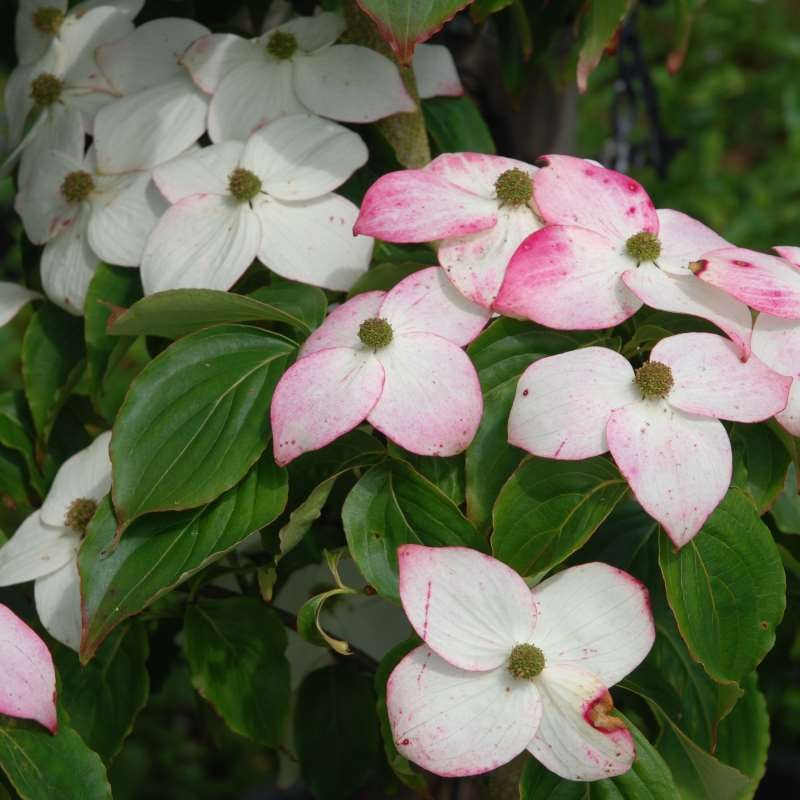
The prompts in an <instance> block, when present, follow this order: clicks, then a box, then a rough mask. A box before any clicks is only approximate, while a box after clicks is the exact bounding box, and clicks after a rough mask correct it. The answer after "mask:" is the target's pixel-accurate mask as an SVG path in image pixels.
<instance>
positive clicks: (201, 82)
mask: <svg viewBox="0 0 800 800" xmlns="http://www.w3.org/2000/svg"><path fill="white" fill-rule="evenodd" d="M344 29H345V23H344V20H343V19H342V18H341V17H339V16H338V15H336V14H330V13H323V14H318V15H317V16H315V17H297V18H296V19H293V20H290V21H289V22H287V23H286V24H285V25H281V26H279V27H278V28H275V29H274V30H271V31H268V32H267V33H265V34H264V35H263V36H259V37H258V38H256V39H242V38H241V37H239V36H234V35H233V34H227V33H225V34H212V35H210V36H206V37H204V38H202V39H200V40H199V41H197V42H195V44H194V45H192V47H191V48H190V49H189V50H188V51H187V53H186V55H185V56H184V58H183V63H184V64H185V65H186V67H187V68H188V69H189V71H190V72H191V73H192V78H193V79H194V82H195V83H196V84H197V86H199V87H200V88H201V89H202V90H203V91H204V92H206V93H208V94H210V95H212V99H211V105H210V106H209V109H208V134H209V136H210V137H211V140H212V141H214V142H222V141H226V140H228V139H239V140H241V141H244V140H245V139H247V138H248V137H249V136H250V134H251V133H253V131H255V130H257V129H258V128H260V127H261V126H262V125H265V124H266V123H268V122H271V121H272V120H276V119H278V118H279V117H284V116H287V115H289V114H298V113H303V112H309V111H310V112H313V113H314V114H319V115H320V116H322V117H329V118H331V119H336V120H339V121H341V122H374V121H375V120H377V119H381V118H382V117H387V116H389V115H391V114H397V113H399V112H403V111H405V112H410V111H414V110H415V108H416V106H415V104H414V101H413V100H412V99H411V97H410V96H409V94H408V92H407V91H406V89H405V87H404V86H403V81H402V80H401V78H400V73H399V72H398V71H397V67H396V66H395V65H394V64H393V63H392V62H391V61H390V60H389V59H388V58H385V57H384V56H382V55H380V53H376V52H375V51H374V50H370V49H368V48H366V47H359V46H358V45H352V44H334V43H335V42H336V40H337V39H338V38H339V36H341V35H342V33H343V32H344Z"/></svg>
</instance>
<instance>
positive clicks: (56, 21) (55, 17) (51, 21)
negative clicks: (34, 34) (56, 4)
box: [33, 6, 64, 36]
mask: <svg viewBox="0 0 800 800" xmlns="http://www.w3.org/2000/svg"><path fill="white" fill-rule="evenodd" d="M63 23H64V12H63V11H62V10H61V9H60V8H53V7H52V6H46V7H45V8H37V9H36V11H34V12H33V27H34V28H36V30H37V31H39V32H40V33H45V34H47V35H48V36H55V35H56V34H57V33H58V32H59V31H60V30H61V25H62V24H63Z"/></svg>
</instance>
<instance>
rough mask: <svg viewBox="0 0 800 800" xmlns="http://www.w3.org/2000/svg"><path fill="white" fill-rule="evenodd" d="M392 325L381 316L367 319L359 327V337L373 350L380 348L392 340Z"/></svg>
mask: <svg viewBox="0 0 800 800" xmlns="http://www.w3.org/2000/svg"><path fill="white" fill-rule="evenodd" d="M392 335H393V334H392V326H391V325H390V324H389V323H388V322H387V321H386V320H385V319H381V318H380V317H370V318H369V319H365V320H364V321H363V322H362V323H361V326H360V327H359V329H358V338H359V339H361V341H362V342H364V344H365V345H366V346H367V347H369V348H370V349H371V350H380V349H381V348H382V347H386V345H387V344H389V343H390V342H391V341H392Z"/></svg>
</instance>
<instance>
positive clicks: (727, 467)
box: [508, 333, 791, 547]
mask: <svg viewBox="0 0 800 800" xmlns="http://www.w3.org/2000/svg"><path fill="white" fill-rule="evenodd" d="M650 362H651V363H656V364H659V365H661V366H662V368H663V369H666V370H668V372H669V374H670V378H669V381H671V383H669V385H665V387H664V391H663V393H659V394H653V395H651V396H645V394H646V392H645V389H644V388H642V385H641V384H637V378H636V377H635V374H634V370H633V368H632V367H631V365H630V364H629V363H628V361H627V359H625V358H623V356H621V355H619V354H618V353H616V352H614V351H612V350H608V349H606V348H602V347H587V348H584V349H582V350H575V351H572V352H569V353H562V354H560V355H556V356H551V357H549V358H543V359H540V360H539V361H536V362H534V363H533V364H532V365H531V366H530V367H528V369H527V370H526V371H525V372H524V373H523V375H522V377H521V378H520V381H519V384H518V385H517V393H516V397H515V399H514V404H513V406H512V409H511V414H510V416H509V421H508V438H509V442H510V443H511V444H513V445H516V446H517V447H522V448H524V449H525V450H527V451H528V452H530V453H533V454H534V455H537V456H542V457H546V458H557V459H566V460H569V459H581V458H588V457H591V456H597V455H601V454H602V453H605V452H607V451H609V450H610V451H611V455H612V456H613V457H614V460H615V461H616V463H617V465H618V466H619V468H620V471H621V472H622V474H623V475H624V476H625V478H627V480H628V482H629V483H630V485H631V488H632V489H633V491H634V494H635V495H636V498H637V499H638V500H639V502H640V503H641V505H642V506H643V507H644V509H645V511H647V513H648V514H650V515H651V516H652V517H654V518H655V519H656V520H658V522H660V523H661V524H662V525H663V526H664V529H665V530H666V532H667V534H668V535H669V536H670V538H671V539H672V541H673V542H674V543H675V544H676V545H677V546H678V547H681V546H682V545H684V544H686V542H688V541H689V540H690V539H691V538H692V537H693V536H695V534H697V532H698V531H699V530H700V528H701V527H702V525H703V524H704V523H705V521H706V519H707V518H708V516H709V515H710V514H711V512H712V511H713V510H714V509H715V508H716V506H717V505H718V503H719V502H720V500H722V498H723V497H724V495H725V492H726V491H727V490H728V486H729V485H730V479H731V469H732V459H731V448H730V442H729V440H728V435H727V433H726V432H725V429H724V427H723V426H722V424H721V423H720V422H719V419H727V420H733V421H738V422H758V421H760V420H765V419H768V418H769V417H772V416H774V415H775V414H778V413H780V412H781V411H783V409H784V408H785V407H786V403H787V400H788V397H789V389H790V386H791V378H787V377H785V376H783V375H780V374H778V373H777V372H775V371H773V370H772V369H770V368H769V367H768V366H767V365H766V364H764V363H763V362H762V361H760V360H759V359H758V358H757V357H756V356H751V357H750V358H749V359H748V360H747V361H746V362H743V361H742V360H741V357H740V353H739V351H738V350H737V349H736V347H735V346H734V345H733V343H731V342H730V341H728V340H727V339H725V338H723V337H722V336H717V335H715V334H711V333H685V334H679V335H677V336H670V337H667V338H666V339H662V340H661V341H660V342H659V343H658V344H657V345H656V346H655V347H654V348H653V350H652V352H651V354H650Z"/></svg>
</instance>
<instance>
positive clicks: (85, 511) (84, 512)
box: [64, 497, 97, 535]
mask: <svg viewBox="0 0 800 800" xmlns="http://www.w3.org/2000/svg"><path fill="white" fill-rule="evenodd" d="M95 511H97V503H95V501H94V500H89V499H88V498H86V497H79V498H78V499H77V500H73V501H72V505H71V506H70V507H69V509H67V516H66V517H64V524H65V525H66V526H67V527H68V528H72V530H73V531H75V532H76V533H80V534H81V535H83V534H84V533H86V527H87V526H88V525H89V522H91V519H92V517H93V516H94V512H95Z"/></svg>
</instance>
